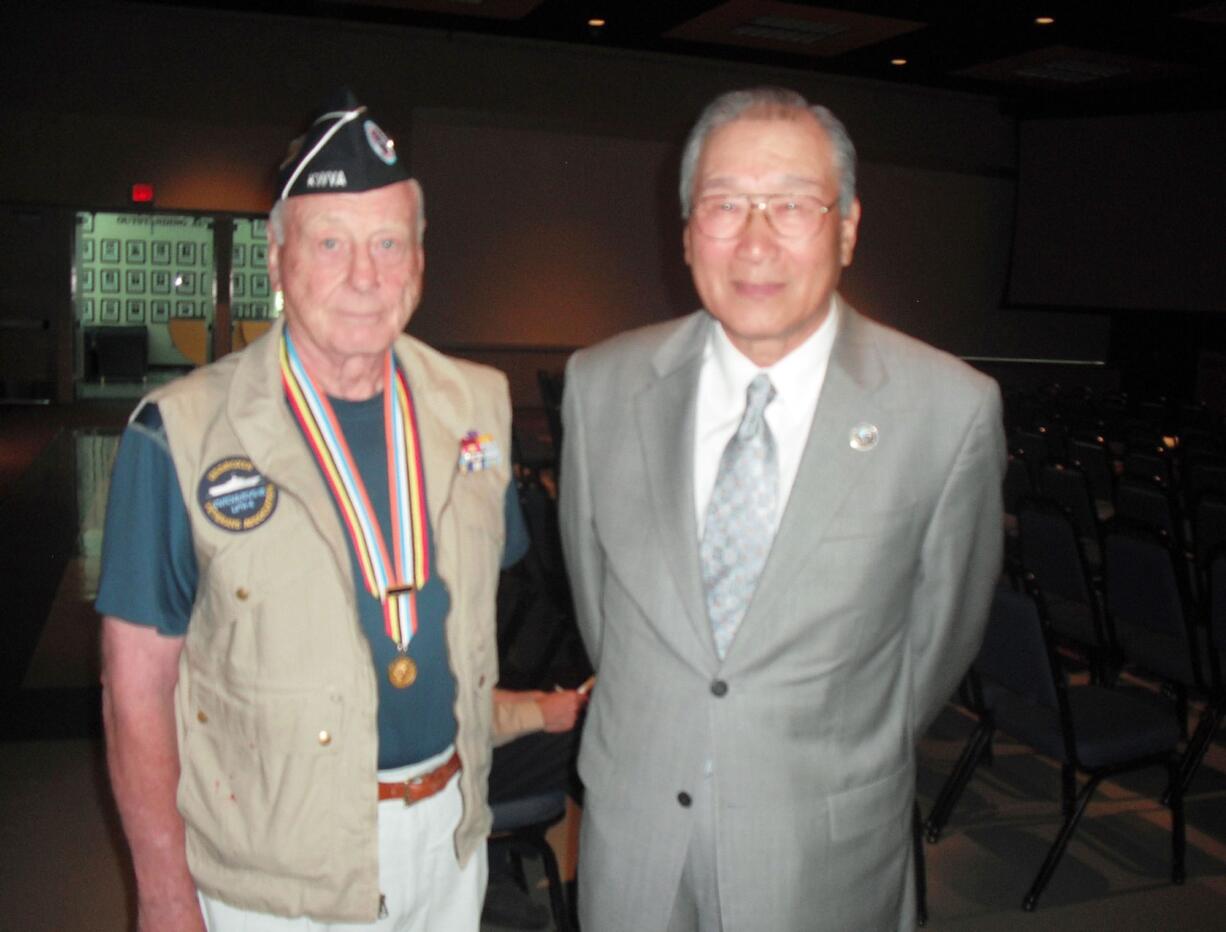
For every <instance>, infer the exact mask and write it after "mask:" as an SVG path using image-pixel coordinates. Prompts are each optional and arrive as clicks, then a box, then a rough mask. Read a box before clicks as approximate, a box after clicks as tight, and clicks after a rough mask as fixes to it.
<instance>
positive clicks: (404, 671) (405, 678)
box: [387, 654, 417, 689]
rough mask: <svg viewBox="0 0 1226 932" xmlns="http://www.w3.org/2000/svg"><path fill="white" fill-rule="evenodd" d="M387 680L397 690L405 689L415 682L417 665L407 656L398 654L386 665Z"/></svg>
mask: <svg viewBox="0 0 1226 932" xmlns="http://www.w3.org/2000/svg"><path fill="white" fill-rule="evenodd" d="M387 678H388V681H389V682H390V683H391V684H392V685H393V686H395V687H396V688H397V689H407V688H408V687H410V686H412V685H413V683H415V682H416V681H417V664H415V663H414V662H413V658H412V657H409V656H408V655H407V654H400V655H398V656H397V657H396V659H395V660H393V661H392V662H391V663H389V664H388V665H387Z"/></svg>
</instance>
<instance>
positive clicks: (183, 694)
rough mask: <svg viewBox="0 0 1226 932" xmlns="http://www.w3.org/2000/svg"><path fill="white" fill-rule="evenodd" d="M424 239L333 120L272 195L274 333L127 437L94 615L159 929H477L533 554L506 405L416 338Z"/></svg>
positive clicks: (295, 149) (312, 136)
mask: <svg viewBox="0 0 1226 932" xmlns="http://www.w3.org/2000/svg"><path fill="white" fill-rule="evenodd" d="M424 226H425V220H424V209H423V201H422V192H421V188H420V186H419V185H418V184H417V182H416V181H414V180H411V179H410V177H409V175H408V173H407V172H406V170H405V166H404V163H403V161H402V160H401V158H400V157H399V155H398V153H397V151H396V148H395V146H394V144H393V142H392V140H391V139H389V138H388V136H387V135H386V134H385V133H384V132H383V131H382V130H381V129H380V127H379V126H378V124H376V123H375V122H374V120H372V119H371V117H370V114H369V113H367V111H366V108H365V107H363V106H359V105H358V104H357V102H356V101H355V100H353V98H352V95H349V94H347V93H346V94H345V95H343V99H338V100H337V101H336V102H334V105H333V106H330V107H328V108H326V112H324V113H323V115H322V116H320V117H319V119H318V120H317V121H316V122H315V123H314V125H313V126H312V127H311V128H310V129H309V130H308V132H307V133H306V135H305V136H304V137H303V138H302V139H300V140H299V141H297V142H296V143H295V145H294V146H292V147H291V149H290V154H289V157H288V158H287V159H286V161H285V163H284V164H283V165H282V166H281V169H280V174H279V179H278V200H277V202H276V204H275V205H274V207H273V210H272V214H271V216H270V218H269V230H270V236H269V253H268V269H269V275H270V278H271V282H272V285H273V287H274V288H276V289H278V290H279V291H280V292H281V293H282V295H283V296H284V309H285V313H284V317H283V319H282V320H281V321H278V323H277V324H276V325H275V326H274V327H273V328H272V329H271V330H270V332H269V333H268V334H267V335H266V336H264V337H263V338H261V339H260V340H258V341H256V342H255V343H253V344H252V345H251V346H250V347H249V348H248V349H246V350H245V351H243V352H241V353H237V354H234V355H231V356H228V357H226V358H225V359H223V360H221V361H220V362H217V363H215V364H213V365H211V366H207V367H205V368H203V369H199V370H197V371H195V372H193V373H191V374H190V375H188V376H187V377H186V378H183V379H180V380H178V381H176V382H173V383H171V384H169V385H167V386H165V387H164V388H160V389H158V390H156V391H154V392H152V393H151V394H150V395H149V396H148V397H147V398H146V399H144V401H143V402H142V403H141V405H140V406H139V407H138V408H137V410H136V413H135V414H134V415H133V417H132V420H131V423H130V425H129V427H128V429H127V431H126V432H125V434H124V438H123V441H122V443H121V445H120V450H119V454H118V457H117V460H116V464H115V472H114V477H113V479H112V486H111V498H110V502H109V507H108V515H107V525H106V544H105V548H104V555H103V572H102V579H101V584H100V587H99V593H98V602H97V607H98V610H99V612H100V613H101V614H102V615H103V616H104V620H103V630H102V644H103V648H102V649H103V670H104V672H103V697H104V701H103V711H104V719H105V725H106V734H107V759H108V763H109V766H110V773H111V781H112V784H113V786H114V791H115V797H116V799H117V801H118V804H119V810H120V814H121V816H122V819H123V825H124V830H125V832H126V834H127V837H128V841H129V844H130V846H131V849H132V859H133V863H134V866H135V870H136V881H137V894H138V896H137V903H138V910H139V925H140V928H141V929H142V930H150V932H154V930H156V932H166V930H175V932H180V930H193V929H202V928H208V929H212V930H219V929H220V930H229V929H239V928H241V929H245V930H257V929H259V930H264V929H269V930H273V929H276V930H288V929H322V928H337V927H340V926H342V925H343V927H344V928H346V929H349V928H355V927H356V928H363V929H389V930H390V929H397V930H401V929H404V930H409V929H411V930H421V932H425V930H443V929H446V930H462V929H471V930H475V929H477V928H478V924H479V916H480V909H481V898H482V893H483V889H484V885H485V878H486V865H485V836H486V834H487V833H488V830H489V826H490V818H489V813H488V809H487V806H486V803H485V794H486V776H487V772H488V769H489V757H490V750H489V745H490V734H491V729H492V728H493V723H492V721H491V719H492V718H493V716H494V715H495V713H494V711H493V704H492V701H491V691H492V689H493V687H494V683H495V681H496V680H497V670H496V660H495V645H494V601H495V600H494V595H495V589H496V586H497V581H498V573H499V568H500V565H501V564H502V563H503V562H507V563H509V562H511V561H513V560H514V559H516V558H517V557H518V556H519V555H520V554H521V553H522V550H523V549H524V547H525V546H526V536H525V535H524V533H523V529H522V524H521V523H520V519H519V513H518V506H517V505H516V504H515V500H514V496H513V492H512V490H510V489H509V483H508V479H509V463H508V455H507V454H508V451H509V449H510V434H509V430H510V405H509V400H508V395H507V388H506V383H505V379H504V378H503V377H502V376H501V375H500V374H498V373H496V372H494V371H492V370H489V369H486V368H483V367H480V366H476V365H472V364H470V363H466V362H460V361H458V360H454V359H448V358H446V357H444V356H441V355H439V354H438V353H436V352H434V351H432V350H430V349H428V348H427V347H425V346H423V345H422V344H420V343H418V342H417V341H415V340H413V339H411V338H409V337H407V336H405V335H403V333H402V331H403V330H404V327H405V324H406V322H407V321H408V319H409V316H410V315H411V314H412V312H413V310H414V308H415V307H416V306H417V303H418V299H419V297H420V294H421V283H422V268H423V251H422V233H423V230H424ZM506 710H507V711H506V713H505V714H507V715H515V714H522V713H523V707H522V706H517V705H508V706H507V707H506Z"/></svg>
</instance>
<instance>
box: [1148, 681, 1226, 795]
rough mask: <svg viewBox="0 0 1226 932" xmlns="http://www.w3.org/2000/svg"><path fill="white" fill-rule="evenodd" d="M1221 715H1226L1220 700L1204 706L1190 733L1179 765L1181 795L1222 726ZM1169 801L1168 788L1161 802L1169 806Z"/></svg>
mask: <svg viewBox="0 0 1226 932" xmlns="http://www.w3.org/2000/svg"><path fill="white" fill-rule="evenodd" d="M1223 714H1226V702H1222V701H1220V700H1219V701H1218V702H1214V703H1211V704H1209V705H1207V706H1205V711H1204V712H1202V713H1201V715H1200V719H1199V720H1198V721H1197V723H1196V731H1195V732H1193V733H1192V738H1191V739H1190V740H1189V741H1188V746H1187V747H1186V748H1185V749H1184V752H1183V758H1182V759H1181V760H1180V763H1179V790H1180V792H1181V793H1184V794H1186V793H1187V792H1188V786H1189V785H1190V784H1191V783H1192V778H1193V777H1194V776H1196V771H1197V770H1199V769H1200V765H1201V762H1202V761H1203V760H1204V759H1205V753H1206V752H1207V751H1208V750H1209V745H1210V744H1211V743H1212V742H1213V736H1214V735H1215V734H1217V730H1218V728H1219V727H1220V726H1221V724H1222V717H1223ZM1172 786H1174V784H1172ZM1170 801H1171V790H1170V789H1169V788H1168V789H1167V792H1166V795H1165V796H1163V798H1162V802H1163V803H1164V804H1169V803H1170Z"/></svg>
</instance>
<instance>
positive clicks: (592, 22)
mask: <svg viewBox="0 0 1226 932" xmlns="http://www.w3.org/2000/svg"><path fill="white" fill-rule="evenodd" d="M587 24H588V25H589V26H591V27H592V28H593V29H599V28H600V27H601V26H603V25H604V24H605V21H604V20H603V19H600V18H599V17H593V18H592V19H589V20H588V21H587Z"/></svg>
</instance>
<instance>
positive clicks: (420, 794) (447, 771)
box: [379, 751, 460, 806]
mask: <svg viewBox="0 0 1226 932" xmlns="http://www.w3.org/2000/svg"><path fill="white" fill-rule="evenodd" d="M459 769H460V752H459V751H457V752H456V753H454V754H452V755H451V757H449V758H448V759H447V763H445V764H441V765H440V766H438V767H436V768H435V769H434V770H431V771H430V772H429V773H423V774H420V775H418V776H416V777H410V778H409V779H408V780H402V781H400V782H399V783H380V784H379V802H383V800H385V799H403V800H404V804H405V805H406V806H411V805H413V803H419V802H421V801H422V800H423V799H429V798H430V797H431V796H433V795H434V794H435V793H437V792H438V791H439V790H441V789H442V788H443V787H445V786H446V785H447V781H448V780H450V779H451V778H452V777H454V776H455V775H456V772H457V771H459Z"/></svg>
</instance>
